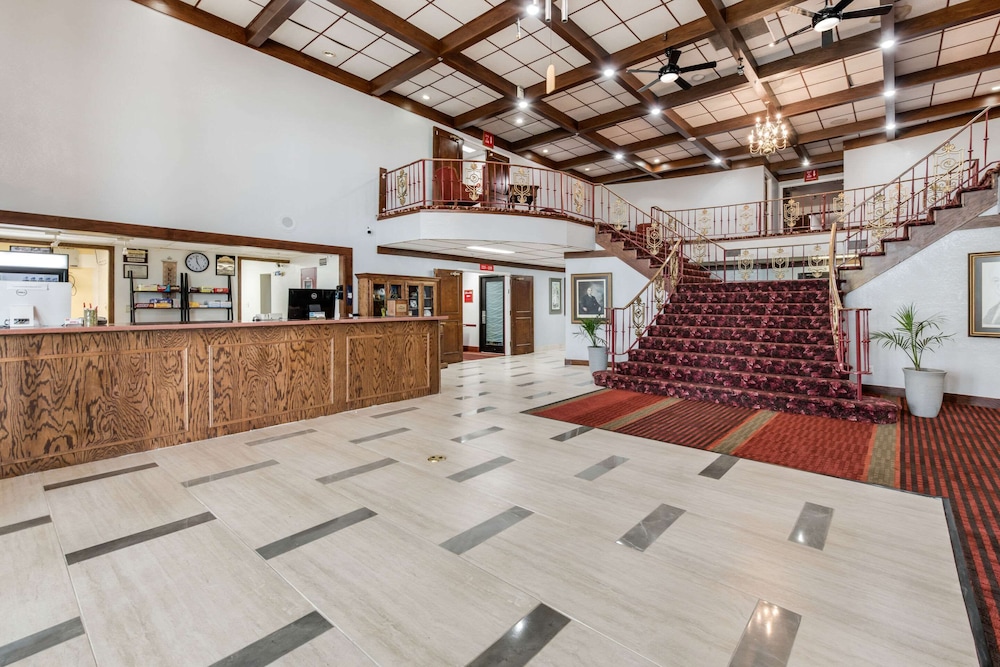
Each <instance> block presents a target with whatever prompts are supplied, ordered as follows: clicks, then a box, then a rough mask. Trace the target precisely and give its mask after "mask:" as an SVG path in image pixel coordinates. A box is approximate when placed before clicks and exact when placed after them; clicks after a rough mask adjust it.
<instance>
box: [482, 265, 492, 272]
mask: <svg viewBox="0 0 1000 667" xmlns="http://www.w3.org/2000/svg"><path fill="white" fill-rule="evenodd" d="M479 270H480V271H492V270H493V265H492V264H480V265H479Z"/></svg>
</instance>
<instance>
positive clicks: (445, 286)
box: [434, 269, 464, 364]
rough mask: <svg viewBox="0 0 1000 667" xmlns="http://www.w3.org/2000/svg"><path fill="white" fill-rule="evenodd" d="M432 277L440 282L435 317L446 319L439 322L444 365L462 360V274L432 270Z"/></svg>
mask: <svg viewBox="0 0 1000 667" xmlns="http://www.w3.org/2000/svg"><path fill="white" fill-rule="evenodd" d="M434 276H435V277H436V278H439V279H440V280H441V282H440V283H439V284H440V287H439V289H438V298H437V303H438V305H437V309H438V312H437V315H440V316H442V317H447V318H448V319H447V320H444V321H442V322H441V361H443V362H444V363H446V364H454V363H458V362H459V361H461V360H462V347H463V340H462V338H463V331H464V329H463V328H462V272H461V271H453V270H451V269H434Z"/></svg>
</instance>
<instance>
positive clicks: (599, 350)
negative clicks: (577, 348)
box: [587, 347, 608, 373]
mask: <svg viewBox="0 0 1000 667" xmlns="http://www.w3.org/2000/svg"><path fill="white" fill-rule="evenodd" d="M587 358H588V361H589V363H590V372H591V373H597V372H598V371H606V370H608V348H606V347H588V348H587Z"/></svg>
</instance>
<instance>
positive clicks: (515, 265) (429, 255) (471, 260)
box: [378, 246, 566, 273]
mask: <svg viewBox="0 0 1000 667" xmlns="http://www.w3.org/2000/svg"><path fill="white" fill-rule="evenodd" d="M378 254H380V255H398V256H400V257H421V258H423V259H437V260H441V261H443V262H462V263H465V264H492V265H494V266H503V267H510V268H512V269H528V270H531V271H548V272H550V273H566V269H564V268H559V267H555V266H540V265H538V264H523V263H521V262H506V261H504V262H502V261H499V260H498V259H497V258H496V257H486V258H477V257H459V256H458V255H446V254H444V253H442V252H423V251H420V250H405V249H403V248H386V247H384V246H379V248H378Z"/></svg>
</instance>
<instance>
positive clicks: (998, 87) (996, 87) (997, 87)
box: [990, 86, 1000, 90]
mask: <svg viewBox="0 0 1000 667" xmlns="http://www.w3.org/2000/svg"><path fill="white" fill-rule="evenodd" d="M990 90H1000V86H993V87H992V88H990Z"/></svg>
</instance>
